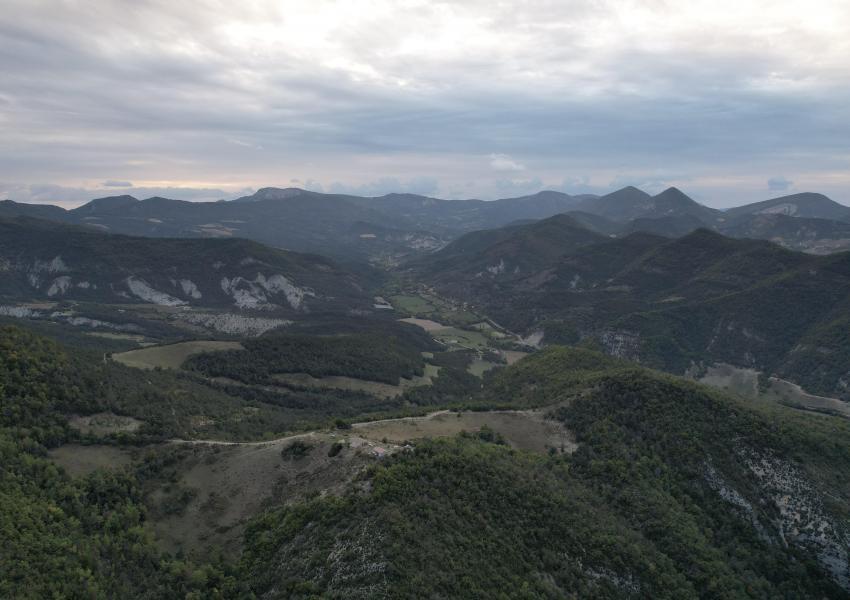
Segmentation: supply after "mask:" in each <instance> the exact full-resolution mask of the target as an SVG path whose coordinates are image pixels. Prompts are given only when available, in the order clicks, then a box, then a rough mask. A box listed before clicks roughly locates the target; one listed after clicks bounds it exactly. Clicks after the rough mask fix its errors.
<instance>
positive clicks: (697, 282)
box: [410, 225, 850, 396]
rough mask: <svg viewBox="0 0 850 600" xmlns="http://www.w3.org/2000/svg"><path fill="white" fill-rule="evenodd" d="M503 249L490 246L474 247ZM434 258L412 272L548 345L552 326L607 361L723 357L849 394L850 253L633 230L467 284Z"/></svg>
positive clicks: (675, 367)
mask: <svg viewBox="0 0 850 600" xmlns="http://www.w3.org/2000/svg"><path fill="white" fill-rule="evenodd" d="M523 227H524V228H525V229H524V231H525V232H527V231H530V229H529V228H530V227H532V226H531V225H529V226H523ZM562 232H563V239H562V246H563V247H568V243H567V242H565V241H563V240H566V239H570V236H574V235H575V232H574V230H573V229H572V228H571V227H565V228H563V229H562ZM511 235H512V236H513V237H519V238H520V239H521V236H517V234H516V230H513V232H512V234H511ZM479 239H480V238H479ZM573 239H576V238H573ZM464 243H465V241H464V238H461V240H458V241H457V242H455V243H454V244H453V245H458V246H463V244H464ZM510 243H511V238H507V239H504V238H502V239H498V241H497V242H495V243H493V244H492V245H490V246H488V247H487V249H484V250H480V251H479V252H480V253H482V254H484V255H486V253H487V251H488V249H495V248H499V247H503V246H506V245H510ZM453 245H450V246H449V247H447V249H445V250H443V251H441V252H446V251H448V250H449V249H450V248H452V246H453ZM441 252H438V253H436V254H435V255H433V256H431V257H428V259H426V260H423V261H422V262H421V263H411V275H410V276H411V277H412V278H413V279H414V280H424V281H425V282H426V283H427V284H428V285H432V286H434V288H435V289H436V290H437V291H438V292H439V293H441V294H444V295H446V296H447V297H450V298H455V299H457V300H459V301H463V302H466V303H468V304H469V305H470V306H471V307H472V308H475V309H479V310H481V311H482V312H484V313H485V314H488V315H490V316H492V318H494V319H495V320H496V321H498V322H499V323H501V324H503V325H505V326H506V327H508V328H509V329H513V330H515V331H520V332H533V331H535V330H539V331H541V332H543V334H544V341H546V334H547V332H549V341H550V342H551V341H559V338H558V337H557V336H556V334H555V332H556V331H557V332H561V333H563V332H564V331H572V332H573V333H572V334H571V336H568V338H567V341H576V340H578V339H580V338H587V339H594V340H597V341H598V343H600V344H602V346H603V347H604V348H606V349H607V350H608V351H609V352H611V353H613V354H616V355H620V356H626V357H630V358H633V359H638V360H641V361H644V362H646V364H649V365H653V366H656V367H658V368H662V369H666V370H671V371H673V372H678V373H681V372H684V371H685V370H686V369H688V368H690V367H691V366H692V365H694V364H700V363H703V362H708V363H711V362H716V361H723V362H728V363H731V364H735V365H739V366H746V367H754V368H757V369H760V370H765V371H768V372H771V373H778V374H779V375H781V376H783V377H785V378H788V379H791V380H793V381H796V382H798V383H801V384H803V385H804V386H808V387H807V389H810V390H811V391H813V392H817V393H823V394H826V395H841V396H843V395H845V394H846V393H847V392H846V390H847V388H846V382H847V381H850V372H848V371H847V369H846V368H844V367H842V366H841V365H842V361H843V360H844V358H843V357H845V356H847V354H846V350H845V346H846V344H845V343H844V339H845V338H844V336H843V335H841V334H840V333H839V332H840V331H841V327H842V324H843V323H846V322H848V320H849V319H850V312H848V311H850V305H848V303H847V298H848V297H850V279H848V271H847V269H848V264H850V262H848V261H850V254H847V253H837V254H833V255H830V256H823V257H818V256H812V255H808V254H803V253H799V252H792V251H790V250H786V249H783V248H781V247H779V246H777V245H775V244H772V243H769V242H764V241H756V240H743V239H732V238H726V237H723V236H721V235H720V234H718V233H714V232H711V231H708V230H705V229H701V230H697V231H695V232H693V233H690V234H688V235H685V236H683V237H681V238H678V239H672V240H671V239H668V238H664V237H660V236H656V235H650V234H645V233H634V234H630V235H628V236H626V237H623V238H617V239H607V240H602V241H599V242H597V243H590V244H585V245H581V244H577V245H575V247H574V248H573V249H572V250H570V251H568V252H565V253H564V254H563V256H560V257H558V258H554V259H552V260H550V261H548V264H544V265H537V267H536V268H535V269H532V270H524V271H523V270H522V269H519V270H517V269H514V268H513V267H512V264H513V263H510V262H505V269H504V274H501V273H500V274H498V275H497V274H495V273H493V272H491V271H486V270H485V271H479V273H480V275H478V276H476V277H469V276H468V274H467V273H465V272H464V271H463V269H462V267H460V268H457V267H456V268H451V267H449V268H444V269H442V270H440V267H441V265H443V263H441V262H440V261H439V257H440V255H441ZM526 264H527V263H526ZM560 341H565V340H564V339H563V338H560Z"/></svg>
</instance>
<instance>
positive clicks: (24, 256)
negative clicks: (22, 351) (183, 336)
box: [0, 218, 370, 313]
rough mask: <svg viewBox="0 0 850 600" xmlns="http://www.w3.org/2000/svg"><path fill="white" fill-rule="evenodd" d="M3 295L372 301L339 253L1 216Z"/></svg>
mask: <svg viewBox="0 0 850 600" xmlns="http://www.w3.org/2000/svg"><path fill="white" fill-rule="evenodd" d="M0 298H3V299H5V300H6V301H9V300H15V301H20V300H77V301H88V302H99V303H122V302H123V303H128V302H136V303H138V302H147V303H153V304H160V305H166V306H213V307H216V306H217V307H231V308H243V309H258V310H283V311H284V312H286V311H289V312H293V313H303V312H305V311H310V310H323V309H328V308H332V307H337V308H340V309H353V308H363V307H366V306H369V305H370V304H369V301H368V298H367V296H366V295H365V292H364V289H363V286H362V285H361V284H360V283H358V280H357V278H356V277H355V276H354V275H352V274H350V273H349V272H346V271H344V270H342V269H341V268H340V267H338V266H337V265H336V264H334V263H333V262H332V261H330V260H328V259H325V258H322V257H319V256H315V255H307V254H298V253H294V252H287V251H283V250H275V249H272V248H269V247H266V246H263V245H261V244H258V243H256V242H251V241H248V240H241V239H155V238H140V237H128V236H123V235H113V234H106V233H100V232H96V231H91V230H89V229H85V228H81V227H76V226H67V225H61V224H56V223H53V222H50V221H41V220H35V219H26V218H18V219H12V220H2V219H0Z"/></svg>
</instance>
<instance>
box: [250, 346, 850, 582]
mask: <svg viewBox="0 0 850 600" xmlns="http://www.w3.org/2000/svg"><path fill="white" fill-rule="evenodd" d="M482 401H483V402H485V403H491V405H497V406H500V407H503V408H507V407H514V408H517V407H520V408H524V407H529V406H539V405H549V406H552V405H554V406H555V407H556V408H555V409H554V413H553V414H554V416H555V417H556V418H557V419H559V420H562V421H563V422H564V423H565V424H566V425H567V426H568V427H569V428H571V429H572V430H573V431H574V432H575V434H576V439H577V441H578V443H579V446H578V450H576V452H575V453H574V454H572V455H563V454H560V453H559V452H558V451H557V449H553V452H552V454H551V456H550V457H548V458H545V457H540V456H532V455H528V454H524V453H518V452H516V451H513V450H509V449H507V448H506V447H505V446H502V445H500V444H499V440H498V437H496V438H493V437H492V435H490V434H485V432H482V433H480V434H470V435H468V436H466V437H462V438H461V439H458V440H452V441H434V442H427V443H424V444H421V445H417V448H416V449H415V450H414V451H413V452H412V453H409V454H400V455H398V456H396V457H394V458H393V459H392V460H390V461H388V462H386V463H385V464H383V465H380V466H377V467H375V468H374V469H372V470H371V472H369V473H368V474H367V475H366V476H365V477H364V480H363V481H362V482H361V483H359V484H357V485H355V486H354V487H353V488H352V489H351V490H350V491H349V493H348V494H346V495H344V496H343V497H341V498H338V497H328V498H322V499H316V500H313V501H311V502H308V503H306V504H300V505H296V506H292V507H287V508H281V509H279V510H276V511H272V512H270V513H268V514H267V515H266V516H265V517H263V518H261V519H259V520H258V521H256V522H255V523H254V524H253V525H252V527H251V528H250V530H249V534H248V537H247V540H246V554H245V559H244V565H245V567H246V569H247V570H248V572H249V573H251V575H252V578H254V580H255V581H256V582H257V583H256V585H257V586H258V587H257V589H258V591H259V592H260V593H261V594H262V595H263V596H264V597H268V598H307V597H310V596H311V595H327V596H329V597H401V598H413V597H422V596H440V597H458V596H467V597H477V598H485V597H494V596H499V595H500V594H501V595H504V596H505V597H513V596H515V595H516V596H520V597H522V596H526V597H551V598H561V597H571V596H573V595H577V596H580V597H593V598H613V597H618V598H631V597H634V598H638V597H641V598H647V597H652V598H699V597H765V598H766V597H777V596H782V597H789V598H803V597H811V596H816V597H834V598H841V597H845V596H846V593H847V591H846V588H847V586H848V584H850V580H849V579H848V562H847V550H848V543H850V539H848V530H847V527H846V520H845V516H846V514H847V507H848V499H850V489H848V488H847V485H846V480H845V479H844V478H843V477H841V476H838V473H840V472H841V471H840V470H841V469H843V468H845V467H844V466H842V465H847V463H848V460H850V454H848V448H850V446H848V442H850V438H848V436H850V429H848V426H847V423H846V422H844V421H840V420H835V419H830V420H829V421H826V420H823V419H819V418H817V417H812V416H800V415H796V414H793V413H792V412H787V413H786V412H781V411H780V412H772V411H770V410H767V411H765V409H757V408H754V407H748V406H745V405H743V404H742V403H741V402H740V401H739V400H735V399H733V398H730V397H727V396H724V395H722V394H719V393H717V392H714V391H711V390H709V389H707V388H704V387H702V386H699V385H696V384H692V383H689V382H684V381H682V380H679V379H676V378H673V377H669V376H663V375H660V374H657V373H654V372H652V371H649V370H646V369H640V368H636V367H634V366H631V365H629V364H627V363H621V362H618V361H614V360H612V359H607V358H606V357H604V356H603V355H600V354H596V353H592V352H588V351H582V350H568V349H565V348H550V349H547V350H544V351H542V352H540V353H537V354H536V355H534V356H532V357H530V358H528V359H526V360H524V361H522V362H520V363H519V364H517V365H515V366H514V367H511V368H508V369H505V370H503V371H501V372H500V373H499V374H498V375H497V377H496V378H495V379H494V381H493V382H491V385H489V386H487V388H485V391H484V392H483V397H482ZM786 410H787V409H786ZM482 442H483V443H482ZM836 477H837V478H836ZM827 497H829V498H830V500H829V501H827V500H826V498H827ZM473 507H474V508H473ZM842 586H843V587H844V588H845V589H842Z"/></svg>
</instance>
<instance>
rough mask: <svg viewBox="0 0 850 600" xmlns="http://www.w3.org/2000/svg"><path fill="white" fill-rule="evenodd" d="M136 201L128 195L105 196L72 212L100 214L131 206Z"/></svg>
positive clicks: (136, 199) (136, 200)
mask: <svg viewBox="0 0 850 600" xmlns="http://www.w3.org/2000/svg"><path fill="white" fill-rule="evenodd" d="M138 201H139V199H138V198H136V197H134V196H130V195H128V194H123V195H121V196H105V197H103V198H95V199H94V200H91V201H89V202H86V203H85V204H83V205H82V206H80V207H79V208H75V209H74V210H75V211H77V212H81V213H82V212H100V211H104V210H105V211H110V210H116V209H120V208H125V207H127V206H131V205H133V204H135V203H136V202H138Z"/></svg>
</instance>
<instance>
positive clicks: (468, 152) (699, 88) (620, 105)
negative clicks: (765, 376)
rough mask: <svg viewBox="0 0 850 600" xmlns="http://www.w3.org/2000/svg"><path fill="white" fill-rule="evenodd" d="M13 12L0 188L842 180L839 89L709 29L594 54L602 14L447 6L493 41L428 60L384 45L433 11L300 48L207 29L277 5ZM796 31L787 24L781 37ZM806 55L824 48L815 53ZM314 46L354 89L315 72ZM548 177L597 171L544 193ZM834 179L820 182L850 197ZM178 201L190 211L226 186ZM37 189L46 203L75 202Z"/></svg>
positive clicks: (272, 17) (430, 188)
mask: <svg viewBox="0 0 850 600" xmlns="http://www.w3.org/2000/svg"><path fill="white" fill-rule="evenodd" d="M10 2H11V6H10V7H9V11H8V14H15V15H16V17H15V19H14V20H13V19H4V20H2V21H4V22H0V71H2V72H3V75H4V77H3V82H2V84H0V87H2V89H0V128H2V132H3V135H2V138H0V178H3V179H7V180H12V179H14V180H16V181H19V180H25V181H29V182H37V181H55V182H61V183H66V182H74V181H78V180H79V179H85V180H95V181H97V180H98V178H99V177H103V176H104V174H111V173H114V174H117V175H120V176H121V177H126V178H128V179H132V180H133V181H181V180H185V181H206V182H210V187H211V188H216V187H217V186H219V185H221V186H224V184H219V183H217V182H218V181H226V182H236V183H235V184H233V185H234V186H240V187H244V185H246V184H250V185H253V186H256V187H259V186H263V185H268V184H269V183H270V182H273V181H278V180H280V179H278V175H279V174H280V173H281V172H285V175H286V177H285V178H284V179H282V180H283V181H286V180H288V179H289V178H290V177H289V176H290V175H291V174H294V175H297V178H300V179H301V180H304V181H311V183H309V185H310V186H311V189H328V190H333V191H336V190H343V191H346V192H348V193H364V194H367V195H380V194H382V193H386V192H389V191H411V192H415V193H422V194H436V193H438V192H440V191H444V192H445V191H448V193H449V194H452V193H458V194H459V193H461V192H463V194H464V195H477V196H480V197H494V196H496V195H501V194H514V193H516V194H520V193H527V192H530V191H536V190H532V189H531V187H532V186H533V185H537V184H539V185H540V186H542V187H552V186H554V187H558V186H559V185H560V186H561V187H562V189H566V190H568V191H570V190H571V191H573V192H574V193H577V192H582V193H588V192H591V191H592V192H591V193H602V192H603V191H605V190H604V188H606V187H607V186H608V185H610V186H616V185H619V184H621V183H622V184H625V183H627V182H628V183H632V184H642V185H644V186H647V187H648V188H651V189H653V190H654V189H657V188H659V187H660V186H665V185H666V184H667V183H669V182H670V181H673V180H675V181H678V182H681V181H689V180H699V179H700V178H703V179H711V180H713V181H718V180H720V179H721V178H722V177H723V176H724V175H736V176H741V175H747V176H752V178H753V180H754V181H757V182H758V183H757V185H758V186H759V187H760V188H762V189H763V186H764V183H763V182H764V181H765V179H767V178H768V177H770V176H771V175H772V174H773V173H776V172H783V171H784V170H786V169H790V168H793V169H795V173H798V172H808V173H810V175H809V177H808V180H809V181H814V182H817V181H818V176H819V174H821V173H830V172H836V171H842V172H846V163H847V160H848V157H850V141H848V140H850V76H848V75H847V74H846V72H845V71H843V70H842V69H840V68H838V69H834V70H833V71H832V72H831V74H829V73H827V74H824V73H820V72H818V73H815V72H813V71H812V69H811V67H806V66H805V61H802V59H797V58H795V57H794V56H793V54H792V53H789V52H785V51H783V48H784V47H785V46H786V44H785V43H783V44H766V43H760V42H761V40H756V39H750V38H747V37H745V36H743V35H742V36H741V37H740V39H739V40H737V42H736V38H731V37H729V35H731V34H728V35H727V36H726V37H724V36H722V35H719V34H720V33H722V32H717V31H706V32H704V34H701V35H703V36H704V37H699V38H698V39H694V40H692V43H689V44H684V42H682V41H681V40H678V39H675V38H674V39H672V41H671V42H670V47H671V50H668V51H666V52H659V51H657V50H651V49H648V48H650V46H648V45H645V44H643V43H641V41H640V39H639V36H635V39H634V40H633V39H631V38H629V37H628V36H624V37H622V38H618V39H617V41H615V42H612V43H611V44H610V45H609V46H604V45H603V46H600V47H594V50H593V51H590V50H588V48H587V45H586V42H587V41H588V40H589V39H591V38H592V36H593V30H592V27H596V26H598V24H599V23H606V22H607V21H608V20H610V19H609V17H611V10H612V8H611V5H609V4H607V3H598V2H592V1H590V0H587V1H580V2H569V3H558V2H544V3H506V4H504V5H501V4H499V5H497V6H494V5H492V4H491V3H485V2H478V1H474V2H472V1H471V2H468V3H458V4H457V5H456V6H454V7H453V8H452V10H454V11H457V15H456V16H457V17H458V18H457V19H455V21H458V22H460V21H462V18H463V17H465V16H472V17H475V16H476V15H477V16H481V15H486V16H487V19H484V20H483V21H482V22H485V23H487V25H485V26H482V27H484V28H485V29H484V30H483V31H481V32H479V33H480V34H481V36H480V37H482V39H485V40H486V39H487V35H492V37H493V39H494V40H497V42H498V43H495V42H494V43H490V44H482V45H481V47H477V46H474V45H471V46H470V47H469V51H468V52H465V53H464V54H462V55H457V54H450V55H448V57H447V58H446V57H442V56H441V55H440V54H439V53H437V54H433V55H431V54H428V53H427V52H412V53H410V52H408V53H405V52H402V51H399V50H398V49H399V48H400V47H402V46H403V42H406V41H409V40H411V39H413V40H415V38H416V36H417V35H422V33H421V32H422V31H430V32H431V33H430V34H429V35H428V38H427V40H426V41H427V42H428V43H427V44H425V45H426V46H431V45H437V42H436V40H432V39H431V38H439V35H441V33H442V30H441V29H440V28H429V25H432V24H433V23H432V22H431V21H430V20H429V19H432V18H433V15H434V14H435V13H436V12H438V10H437V8H434V7H432V6H430V5H427V4H423V5H422V6H419V7H417V8H415V9H411V10H410V11H407V12H406V13H405V18H404V19H398V15H395V14H388V15H383V14H377V12H376V15H374V16H370V17H369V18H370V21H369V26H368V27H365V26H364V27H355V26H352V27H348V26H345V27H340V28H339V30H338V31H334V32H333V34H334V35H332V36H329V38H328V40H327V41H326V44H325V45H323V46H321V47H319V48H317V49H314V48H312V47H308V50H310V51H304V50H302V49H299V48H298V47H292V48H290V47H289V46H288V45H287V42H288V40H287V39H286V38H283V37H281V38H280V39H277V38H274V37H273V39H272V41H271V42H270V43H268V44H267V45H264V44H263V43H262V42H255V41H252V40H251V35H252V32H251V31H250V30H249V31H247V32H244V33H241V34H239V35H236V36H235V37H234V36H231V37H228V36H227V35H225V34H224V33H223V32H222V30H221V27H222V26H223V25H226V24H230V23H233V24H236V25H238V24H240V23H248V24H250V23H253V22H256V23H260V24H263V25H264V26H273V25H275V24H278V23H284V22H285V21H286V20H287V19H288V18H289V15H287V19H283V18H282V17H281V14H282V13H284V12H286V11H290V12H293V13H294V12H297V10H296V8H297V7H293V6H289V5H284V4H281V3H276V2H274V3H273V2H268V3H266V2H254V3H250V4H248V5H246V6H245V7H240V8H239V9H238V10H236V9H233V10H231V9H228V8H227V7H226V5H223V4H219V3H215V2H199V3H192V5H181V4H180V3H165V2H161V1H155V0H140V1H139V2H134V3H131V4H127V3H105V4H100V3H98V5H97V7H95V6H94V5H87V4H85V3H84V4H74V5H70V4H64V3H57V2H49V1H48V2H43V3H32V2H26V1H24V0H17V1H16V0H10ZM311 4H312V3H311ZM321 4H322V3H321V2H319V1H318V0H317V2H316V6H320V5H321ZM441 10H442V9H441ZM473 20H474V19H473ZM476 22H477V21H476ZM585 30H587V31H585ZM225 33H226V32H225ZM845 33H846V32H845ZM260 34H262V31H260ZM258 35H259V34H258ZM739 35H740V34H739ZM802 35H804V34H803V33H800V32H795V31H794V28H793V27H791V28H790V29H788V30H787V31H786V34H785V37H784V38H783V42H785V41H787V40H792V41H793V40H794V39H796V38H795V36H796V37H799V36H802ZM305 37H307V38H309V36H305ZM231 38H232V39H231ZM449 41H450V42H451V41H452V40H449ZM460 41H463V40H460ZM432 42H433V44H432ZM254 43H256V44H258V45H257V46H256V47H254V46H251V44H254ZM809 43H811V44H813V46H812V47H813V48H815V49H818V48H821V50H823V49H827V50H828V49H829V44H830V41H829V40H826V41H823V42H820V43H821V46H818V45H817V44H818V41H817V40H814V41H810V42H809ZM447 47H448V48H451V44H448V45H447ZM327 48H331V49H332V50H334V49H335V50H334V51H335V52H336V53H337V54H338V55H339V56H341V57H344V58H346V59H349V60H350V61H351V62H354V63H358V64H362V65H364V68H365V71H364V72H366V73H367V75H358V74H357V73H356V72H354V71H351V70H348V71H347V70H346V68H345V66H339V65H336V66H334V65H333V64H332V61H324V62H323V61H322V60H320V58H312V56H313V54H314V52H313V50H315V51H316V52H324V51H326V50H327ZM818 52H820V50H818ZM795 61H797V62H795ZM801 64H803V66H800V65H801ZM369 68H371V69H373V70H374V71H375V73H376V75H375V76H374V77H372V76H371V75H368V72H369ZM777 74H778V76H780V77H781V81H779V82H778V83H777V82H775V81H774V80H773V79H772V78H773V77H774V76H777ZM403 79H406V80H409V81H407V83H405V85H401V84H400V83H399V81H400V80H403ZM482 157H489V159H488V160H482ZM512 157H521V160H519V159H517V158H512ZM417 160H419V161H420V162H418V163H417V162H416V161H417ZM494 169H495V171H496V172H495V173H494ZM564 172H572V173H589V174H593V175H592V177H591V176H588V178H587V179H585V180H582V179H579V180H578V181H573V180H570V181H569V182H566V181H565V182H564V183H563V184H559V183H558V182H559V181H560V180H561V179H562V178H563V177H562V175H561V174H562V173H564ZM364 173H366V174H364ZM372 173H379V174H386V176H385V177H383V178H378V179H376V177H375V176H374V175H372ZM423 173H436V174H438V175H439V178H438V179H439V181H438V180H437V178H432V177H422V174H423ZM512 173H516V174H519V173H521V174H522V177H521V178H519V179H516V180H514V179H513V178H511V177H510V175H511V174H512ZM600 173H601V174H600ZM612 173H614V175H611V174H612ZM659 173H660V174H659ZM795 178H796V179H798V180H801V179H802V178H801V177H799V176H797V175H795ZM846 179H847V181H845V182H844V183H841V182H839V183H838V184H833V185H834V186H835V189H837V190H838V191H839V192H841V191H844V192H846V193H847V195H848V197H850V176H848V177H847V178H846ZM341 182H344V183H341ZM470 182H474V183H470ZM106 183H108V182H104V184H103V185H102V187H103V188H107V187H109V188H111V187H115V188H116V189H117V188H119V187H120V186H107V185H105V184H106ZM115 183H122V182H115ZM125 183H130V182H129V181H127V182H125ZM228 185H230V184H228ZM307 185H308V184H307V183H305V184H304V187H306V186H307ZM711 185H714V186H715V188H714V189H715V190H716V193H717V195H720V193H721V190H723V197H724V198H725V199H726V200H724V201H727V200H728V201H731V199H730V197H729V196H728V194H727V191H726V190H727V188H726V187H723V186H721V185H719V184H704V186H705V189H703V190H702V192H701V193H704V194H706V196H707V197H709V198H710V197H711V195H712V194H711ZM391 186H397V187H395V188H392V187H391ZM65 187H70V188H73V187H74V185H72V184H69V185H66V186H65ZM125 187H126V188H129V187H130V186H125ZM181 189H183V191H181V192H179V193H181V194H184V197H186V198H187V199H206V198H208V197H210V194H212V195H215V193H218V192H220V193H221V194H220V197H227V193H229V187H228V188H227V190H226V192H227V193H225V191H221V190H216V189H212V190H201V191H199V192H197V193H195V192H189V191H186V190H185V189H184V188H181ZM55 191H56V193H57V198H53V200H55V199H59V200H63V199H65V198H70V197H78V195H79V194H77V193H76V192H70V191H67V190H62V189H57V190H55ZM112 191H113V192H114V190H112ZM84 192H85V193H86V195H87V196H86V197H87V198H89V197H92V196H93V195H96V193H97V192H95V191H94V190H84ZM29 193H31V192H26V194H29ZM141 193H142V192H140V191H139V190H134V194H141ZM26 194H24V195H26ZM47 195H48V192H44V193H43V194H39V195H38V197H39V198H46V197H47ZM162 195H167V194H165V193H163V194H162ZM188 196H191V197H188ZM68 201H70V200H68Z"/></svg>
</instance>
